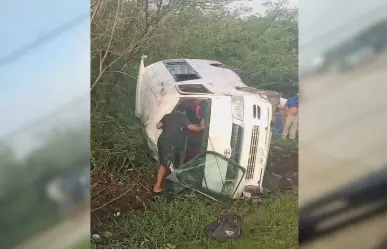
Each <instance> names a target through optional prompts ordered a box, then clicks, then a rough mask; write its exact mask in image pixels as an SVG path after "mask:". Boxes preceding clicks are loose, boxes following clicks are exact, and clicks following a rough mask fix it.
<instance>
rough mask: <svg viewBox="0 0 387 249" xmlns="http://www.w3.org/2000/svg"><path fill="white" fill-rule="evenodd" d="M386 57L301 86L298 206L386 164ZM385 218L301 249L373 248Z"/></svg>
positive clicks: (385, 228)
mask: <svg viewBox="0 0 387 249" xmlns="http://www.w3.org/2000/svg"><path fill="white" fill-rule="evenodd" d="M386 65H387V56H386V55H383V56H381V57H380V58H378V60H376V61H375V62H374V63H372V64H370V65H368V66H366V67H363V68H361V69H359V70H356V71H353V72H350V73H346V74H341V75H338V74H333V73H332V74H330V75H328V76H320V77H315V78H311V79H308V80H306V81H305V82H301V84H300V94H301V101H300V103H301V106H300V145H299V146H300V147H299V148H300V152H299V172H300V174H299V186H300V187H299V196H300V205H302V204H303V203H305V201H308V200H311V199H313V198H315V197H318V196H321V195H323V194H324V193H327V192H330V191H332V190H334V189H335V188H338V187H340V186H343V185H345V184H348V183H349V182H351V181H352V180H355V179H357V178H358V177H361V176H365V175H367V174H368V173H371V172H372V171H375V170H377V169H380V168H381V167H384V165H385V164H386V162H387V97H386V94H387V84H386V83H387V82H386V79H387V67H386ZM386 218H387V216H386V217H384V219H383V220H384V221H383V220H380V219H378V220H374V221H372V222H371V221H370V222H369V223H368V224H365V225H363V226H362V227H357V228H355V227H351V228H350V229H348V230H345V231H344V232H343V233H337V234H336V235H335V236H331V237H329V238H327V239H325V240H321V241H318V242H316V243H314V244H311V245H309V246H307V247H305V248H308V249H309V248H311V249H320V248H351V249H358V248H359V249H360V248H361V249H367V248H372V246H374V245H375V243H377V242H378V241H379V240H380V239H381V238H385V237H387V222H386V220H387V219H386Z"/></svg>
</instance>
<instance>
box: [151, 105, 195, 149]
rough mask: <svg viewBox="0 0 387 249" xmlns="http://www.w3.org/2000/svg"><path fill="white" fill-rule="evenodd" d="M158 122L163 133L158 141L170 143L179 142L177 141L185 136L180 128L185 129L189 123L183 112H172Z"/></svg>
mask: <svg viewBox="0 0 387 249" xmlns="http://www.w3.org/2000/svg"><path fill="white" fill-rule="evenodd" d="M160 122H161V123H163V127H162V129H163V131H162V133H161V135H160V137H159V140H163V141H166V142H172V143H175V142H178V141H179V139H180V138H181V137H182V136H183V135H184V134H185V131H182V128H183V127H187V126H188V125H189V124H190V123H191V122H190V121H189V118H188V116H187V115H186V114H185V113H183V112H172V113H169V114H166V115H164V117H163V118H162V119H161V120H160Z"/></svg>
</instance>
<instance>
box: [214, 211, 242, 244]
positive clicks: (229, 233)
mask: <svg viewBox="0 0 387 249" xmlns="http://www.w3.org/2000/svg"><path fill="white" fill-rule="evenodd" d="M242 227H243V220H242V217H241V216H239V215H238V214H235V213H232V212H225V213H222V214H221V215H220V216H219V217H218V218H217V219H216V221H214V222H213V223H211V224H210V225H209V226H208V235H210V236H211V237H212V238H214V239H216V240H219V241H228V240H236V239H240V238H242V230H243V229H242Z"/></svg>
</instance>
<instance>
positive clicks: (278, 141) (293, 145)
mask: <svg viewBox="0 0 387 249" xmlns="http://www.w3.org/2000/svg"><path fill="white" fill-rule="evenodd" d="M271 143H272V145H274V146H278V147H280V148H282V149H284V150H287V151H291V152H298V140H297V139H283V138H282V137H272V139H271Z"/></svg>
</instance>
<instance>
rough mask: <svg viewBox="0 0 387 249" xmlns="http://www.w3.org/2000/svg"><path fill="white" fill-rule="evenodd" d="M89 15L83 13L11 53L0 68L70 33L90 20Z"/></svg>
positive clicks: (2, 61)
mask: <svg viewBox="0 0 387 249" xmlns="http://www.w3.org/2000/svg"><path fill="white" fill-rule="evenodd" d="M89 15H90V12H89V11H88V12H85V13H82V14H81V15H79V16H77V17H76V18H74V19H72V20H70V21H68V22H66V23H64V24H62V25H61V26H59V27H58V28H56V29H55V30H53V31H51V32H49V33H47V34H45V35H43V36H41V37H39V38H38V39H36V40H35V41H33V42H31V43H29V44H27V45H25V46H23V47H21V48H19V49H17V50H15V51H13V52H11V53H9V54H8V55H6V56H5V57H2V58H0V68H1V67H4V66H7V65H8V64H10V63H13V62H15V61H16V60H18V59H20V58H21V57H23V56H24V55H26V54H27V53H29V52H31V51H33V50H34V49H37V48H39V47H40V46H42V45H43V44H45V43H47V42H49V41H51V40H53V39H55V38H56V37H58V36H60V35H61V34H63V33H65V32H67V31H69V30H70V29H72V28H75V27H76V26H77V25H78V24H80V23H81V22H82V21H84V20H86V19H87V18H89Z"/></svg>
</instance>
